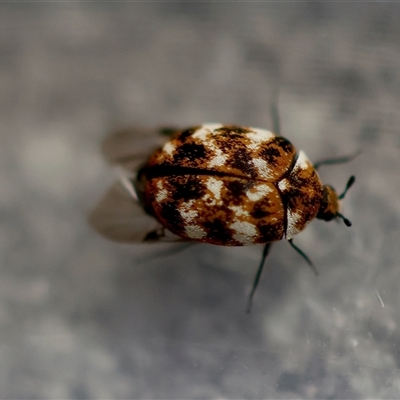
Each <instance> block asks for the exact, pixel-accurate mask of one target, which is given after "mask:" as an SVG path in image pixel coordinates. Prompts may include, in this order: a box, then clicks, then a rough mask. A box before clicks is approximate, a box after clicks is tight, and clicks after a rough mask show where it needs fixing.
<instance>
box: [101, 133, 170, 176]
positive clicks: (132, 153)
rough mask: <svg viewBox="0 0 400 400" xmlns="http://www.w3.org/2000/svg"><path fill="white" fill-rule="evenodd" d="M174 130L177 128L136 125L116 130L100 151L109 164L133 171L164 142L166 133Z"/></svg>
mask: <svg viewBox="0 0 400 400" xmlns="http://www.w3.org/2000/svg"><path fill="white" fill-rule="evenodd" d="M176 130H178V129H174V128H166V129H165V128H164V129H149V128H138V127H131V128H127V129H122V130H118V131H116V132H114V133H112V134H111V135H110V136H108V137H107V138H106V139H105V140H104V142H103V144H102V152H103V155H104V157H105V158H106V159H107V160H108V161H109V162H110V163H111V164H118V165H120V166H122V167H123V168H124V169H126V170H127V171H130V172H135V171H137V169H138V168H139V167H140V166H141V164H143V163H144V162H145V161H146V160H147V159H148V158H149V157H150V155H151V154H152V153H153V152H154V151H155V150H156V149H157V148H159V147H161V146H162V145H163V144H164V143H165V141H166V139H167V135H170V134H172V133H173V132H174V131H176Z"/></svg>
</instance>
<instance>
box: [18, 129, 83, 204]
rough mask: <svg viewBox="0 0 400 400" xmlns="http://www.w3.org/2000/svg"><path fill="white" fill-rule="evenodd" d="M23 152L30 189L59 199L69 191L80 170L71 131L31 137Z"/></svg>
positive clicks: (23, 147)
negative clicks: (63, 133)
mask: <svg viewBox="0 0 400 400" xmlns="http://www.w3.org/2000/svg"><path fill="white" fill-rule="evenodd" d="M20 151H21V153H20V155H19V156H20V166H21V169H22V173H23V176H24V178H25V179H26V180H27V183H28V185H29V186H30V187H31V188H33V189H34V190H35V191H43V192H44V195H50V196H54V197H57V198H62V197H65V196H67V195H68V194H69V191H70V190H71V188H72V187H73V185H74V183H75V181H76V174H77V173H78V171H77V166H76V165H75V164H76V162H75V161H76V160H75V156H76V154H75V152H74V146H73V144H72V143H71V142H70V140H69V139H68V134H65V135H60V134H59V132H54V134H53V135H49V134H47V135H43V136H41V137H37V136H36V137H35V138H34V139H32V140H29V138H28V139H26V140H25V141H24V143H22V145H21V148H20Z"/></svg>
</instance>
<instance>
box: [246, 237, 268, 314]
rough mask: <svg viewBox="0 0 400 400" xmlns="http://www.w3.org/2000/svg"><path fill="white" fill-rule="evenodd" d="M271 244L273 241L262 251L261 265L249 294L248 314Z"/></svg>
mask: <svg viewBox="0 0 400 400" xmlns="http://www.w3.org/2000/svg"><path fill="white" fill-rule="evenodd" d="M271 245H272V243H267V244H266V245H265V246H264V250H263V253H262V257H261V262H260V266H259V267H258V270H257V274H256V276H255V278H254V282H253V287H252V289H251V292H250V295H249V300H248V302H247V309H246V312H247V314H249V313H250V311H251V306H252V304H253V296H254V293H255V291H256V289H257V285H258V282H259V280H260V276H261V272H262V270H263V267H264V263H265V259H266V258H267V256H268V253H269V250H270V248H271Z"/></svg>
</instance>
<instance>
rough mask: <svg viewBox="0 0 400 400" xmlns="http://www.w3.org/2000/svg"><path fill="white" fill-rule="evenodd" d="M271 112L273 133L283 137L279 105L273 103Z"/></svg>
mask: <svg viewBox="0 0 400 400" xmlns="http://www.w3.org/2000/svg"><path fill="white" fill-rule="evenodd" d="M270 112H271V120H272V130H273V133H275V135H278V136H280V135H281V123H280V119H279V111H278V105H277V104H276V103H275V102H273V103H271V107H270Z"/></svg>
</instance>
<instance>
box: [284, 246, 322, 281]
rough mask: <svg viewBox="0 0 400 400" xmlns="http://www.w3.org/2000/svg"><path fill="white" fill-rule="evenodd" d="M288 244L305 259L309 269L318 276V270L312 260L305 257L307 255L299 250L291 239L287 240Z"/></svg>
mask: <svg viewBox="0 0 400 400" xmlns="http://www.w3.org/2000/svg"><path fill="white" fill-rule="evenodd" d="M288 242H289V244H290V245H291V246H292V247H293V248H294V249H295V250H296V251H297V252H298V253H299V254H300V255H301V256H302V257H303V258H304V259H305V260H306V261H307V263H308V265H309V266H310V267H311V269H312V270H313V271H314V273H315V275H317V276H318V271H317V268H316V267H315V265H314V264H313V262H312V261H311V260H310V259H309V258H308V257H307V255H306V254H305V253H304V252H303V251H302V250H300V249H299V248H298V247H297V246H296V245H295V244H294V243H293V239H289V240H288Z"/></svg>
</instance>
